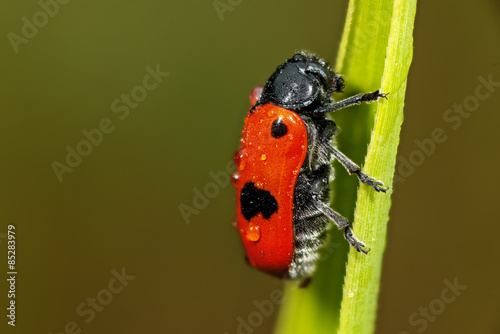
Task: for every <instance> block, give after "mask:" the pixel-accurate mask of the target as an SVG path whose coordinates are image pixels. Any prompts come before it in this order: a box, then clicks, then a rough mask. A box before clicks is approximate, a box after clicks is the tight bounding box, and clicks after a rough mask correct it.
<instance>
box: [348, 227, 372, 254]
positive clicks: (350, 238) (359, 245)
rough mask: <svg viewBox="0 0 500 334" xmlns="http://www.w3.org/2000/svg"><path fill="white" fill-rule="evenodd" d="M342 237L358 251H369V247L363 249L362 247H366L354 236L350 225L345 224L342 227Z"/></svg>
mask: <svg viewBox="0 0 500 334" xmlns="http://www.w3.org/2000/svg"><path fill="white" fill-rule="evenodd" d="M344 237H345V239H346V240H347V241H349V243H350V244H351V246H352V247H354V249H356V250H357V251H358V252H362V253H365V254H367V253H368V252H369V251H370V250H369V249H365V248H364V247H366V246H365V244H364V243H362V242H361V241H359V240H358V238H356V237H355V236H354V232H353V231H352V229H351V227H350V226H347V227H346V228H345V229H344Z"/></svg>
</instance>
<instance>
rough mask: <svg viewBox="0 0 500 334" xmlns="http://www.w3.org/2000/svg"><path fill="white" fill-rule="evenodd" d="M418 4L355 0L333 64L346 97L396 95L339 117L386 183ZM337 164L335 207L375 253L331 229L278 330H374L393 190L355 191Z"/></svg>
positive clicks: (288, 294) (354, 149) (345, 146)
mask: <svg viewBox="0 0 500 334" xmlns="http://www.w3.org/2000/svg"><path fill="white" fill-rule="evenodd" d="M415 6H416V0H407V1H396V0H380V1H369V0H350V2H349V7H348V13H347V18H346V22H345V28H344V32H343V36H342V40H341V43H340V48H339V52H338V58H337V63H336V66H335V70H336V71H337V72H339V73H341V74H342V75H343V77H344V79H345V82H346V92H345V94H344V97H346V96H351V95H353V94H356V93H360V92H372V91H374V90H376V89H379V88H381V90H382V91H383V92H389V93H390V95H389V100H387V101H386V100H382V101H379V102H378V103H372V104H370V105H366V104H365V105H361V106H358V107H353V108H349V109H348V110H345V111H344V110H342V111H339V112H337V113H335V115H334V116H335V121H336V122H337V124H339V125H340V128H341V129H342V132H341V134H340V135H339V136H338V138H337V139H338V146H339V148H340V149H341V151H343V152H344V153H346V154H347V155H348V156H349V157H350V158H352V159H353V160H354V161H357V162H361V161H363V159H364V157H365V155H366V153H367V151H366V149H367V143H370V145H369V147H368V154H367V155H366V159H365V165H364V167H363V170H364V171H365V172H366V173H367V174H369V175H370V176H372V177H374V178H376V179H378V180H382V181H383V182H385V184H386V185H388V186H390V185H391V184H392V179H393V175H394V167H395V161H396V152H397V146H398V143H399V132H400V128H401V123H402V121H403V105H404V94H405V89H406V77H407V74H408V70H409V67H410V64H411V58H412V43H413V39H412V31H413V19H414V16H415ZM335 98H336V99H340V98H341V97H339V96H335ZM372 129H373V131H372ZM335 169H336V173H335V174H336V179H335V182H334V185H333V190H334V201H333V207H334V209H335V210H336V211H338V212H340V213H341V214H342V215H344V216H346V217H347V218H349V219H350V220H351V221H353V218H354V231H355V233H356V234H357V236H358V238H359V239H361V240H363V241H364V242H365V243H366V244H367V246H368V247H370V248H371V252H370V253H369V254H368V255H364V254H360V253H357V252H355V251H352V250H351V251H349V246H348V244H347V242H346V241H345V240H344V239H343V235H342V232H339V231H337V230H336V229H332V230H331V232H330V242H329V244H328V245H327V246H326V247H325V249H324V250H323V253H322V256H321V260H320V261H319V262H318V269H317V271H316V273H315V274H314V276H313V277H312V283H311V285H310V286H309V287H308V288H307V289H297V283H286V285H285V290H286V291H285V299H284V304H283V305H282V308H281V312H280V316H279V318H278V323H277V327H276V331H275V333H277V334H295V333H315V334H321V333H336V332H337V331H338V333H342V334H354V333H355V334H359V333H372V332H373V331H374V327H375V318H376V309H377V298H378V291H379V285H380V274H381V267H382V255H383V251H384V246H385V236H386V226H387V221H388V212H389V208H390V196H391V193H392V190H389V191H388V193H387V194H382V193H376V192H375V191H374V190H373V189H372V188H371V187H368V186H366V185H360V186H359V189H358V192H357V194H356V187H357V186H358V185H359V181H358V180H357V179H356V177H354V176H348V175H347V173H345V171H344V170H343V168H342V167H340V166H339V164H338V163H335ZM356 199H357V201H356ZM355 203H356V207H355V206H354V204H355ZM355 208H356V209H355ZM353 212H355V214H354V217H353ZM348 252H349V256H348V255H347V254H348ZM346 261H348V267H347V271H346ZM344 278H345V280H344ZM343 284H344V287H343Z"/></svg>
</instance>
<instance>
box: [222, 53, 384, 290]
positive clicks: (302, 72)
mask: <svg viewBox="0 0 500 334" xmlns="http://www.w3.org/2000/svg"><path fill="white" fill-rule="evenodd" d="M343 88H344V81H343V79H342V77H341V76H340V74H338V73H335V72H334V71H333V70H332V69H331V67H330V66H329V65H328V64H327V62H326V61H325V60H323V59H321V58H318V57H316V56H314V55H313V54H310V53H307V52H299V53H296V54H295V55H294V56H293V57H292V58H290V59H287V60H286V61H285V62H284V63H283V64H282V65H280V66H279V67H278V68H277V69H276V71H275V72H274V73H273V74H272V75H271V77H270V78H269V80H268V81H267V82H266V84H265V86H264V87H257V88H255V89H254V90H253V91H252V93H251V95H250V101H251V103H252V107H251V108H250V110H249V111H248V113H247V116H246V118H245V120H244V123H245V124H244V128H243V131H242V138H241V140H240V148H239V150H238V151H237V152H236V154H235V156H234V162H235V165H236V167H237V171H236V172H235V173H234V174H233V175H232V177H231V179H232V183H233V185H234V186H235V187H236V189H237V196H236V199H237V200H236V202H237V208H236V209H237V222H236V223H235V227H236V228H237V229H238V231H239V234H240V237H241V241H242V243H243V246H244V248H245V251H246V259H247V260H248V262H249V263H250V264H251V265H252V266H254V267H256V268H257V269H259V270H261V271H263V272H266V273H269V274H271V275H274V276H277V277H280V278H284V279H291V280H298V279H304V278H309V277H310V276H311V275H312V273H313V272H314V270H315V267H316V260H317V259H318V253H319V250H320V248H321V247H322V246H323V244H324V243H325V240H326V235H327V231H328V229H329V227H330V221H333V223H335V225H336V226H337V227H338V228H339V229H343V230H344V237H345V239H346V240H347V241H348V242H349V243H350V244H351V245H352V246H353V247H354V248H355V249H356V250H357V251H358V252H362V253H365V254H366V253H368V250H367V249H366V246H365V244H364V243H363V242H361V241H360V240H358V239H357V238H356V237H355V235H354V233H353V231H352V229H351V227H350V223H349V221H348V220H347V219H346V218H345V217H343V216H342V215H340V214H339V213H337V212H336V211H334V210H333V209H332V208H331V207H330V205H329V199H330V196H329V195H330V193H329V192H330V191H329V182H330V180H331V179H332V173H331V160H332V159H333V158H335V159H337V160H338V161H339V162H340V164H341V165H342V166H344V168H345V169H346V170H347V172H348V173H349V174H356V175H357V177H358V179H359V180H360V181H361V182H362V183H365V184H367V185H369V186H371V187H373V189H375V190H376V191H378V192H386V190H387V189H386V188H384V185H383V183H382V182H380V181H377V180H374V179H373V178H371V177H369V176H368V175H367V174H365V173H363V172H362V171H361V168H360V167H359V166H358V165H356V164H355V163H354V162H353V161H351V160H350V159H349V158H348V157H347V156H345V155H344V154H343V153H341V152H340V151H339V150H338V149H337V148H335V147H333V146H332V145H331V140H332V138H333V137H334V135H336V133H337V132H338V128H337V126H336V124H335V122H334V121H332V120H330V119H328V118H327V115H328V113H329V112H332V111H335V110H338V109H341V108H346V107H349V106H352V105H357V104H361V103H363V102H367V103H370V102H373V101H378V100H379V98H382V97H383V98H386V96H387V94H384V93H380V92H379V90H377V91H375V92H372V93H366V94H358V95H355V96H352V97H350V98H347V99H345V100H341V101H339V102H335V101H334V100H333V99H332V98H331V95H332V94H333V93H338V92H341V91H342V89H343Z"/></svg>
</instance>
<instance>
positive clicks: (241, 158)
mask: <svg viewBox="0 0 500 334" xmlns="http://www.w3.org/2000/svg"><path fill="white" fill-rule="evenodd" d="M246 158H247V153H246V150H245V149H241V150H239V151H238V152H236V153H235V155H234V165H235V166H236V168H238V169H239V170H244V169H245V165H246Z"/></svg>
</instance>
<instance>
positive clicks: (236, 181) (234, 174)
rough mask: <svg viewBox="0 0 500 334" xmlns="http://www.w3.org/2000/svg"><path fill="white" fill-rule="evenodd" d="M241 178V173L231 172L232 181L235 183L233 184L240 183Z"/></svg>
mask: <svg viewBox="0 0 500 334" xmlns="http://www.w3.org/2000/svg"><path fill="white" fill-rule="evenodd" d="M239 180H240V173H238V172H234V173H233V174H231V183H232V184H233V186H235V187H236V186H237V185H238V181H239Z"/></svg>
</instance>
